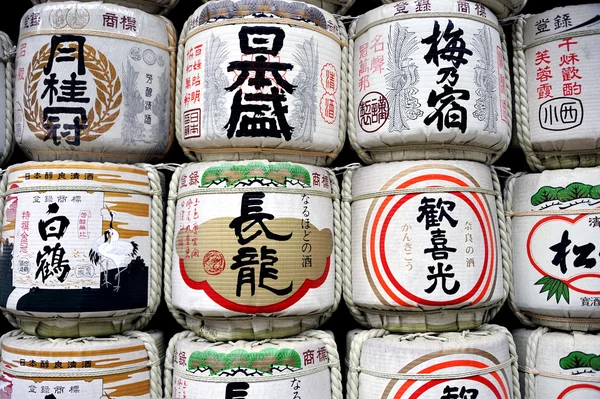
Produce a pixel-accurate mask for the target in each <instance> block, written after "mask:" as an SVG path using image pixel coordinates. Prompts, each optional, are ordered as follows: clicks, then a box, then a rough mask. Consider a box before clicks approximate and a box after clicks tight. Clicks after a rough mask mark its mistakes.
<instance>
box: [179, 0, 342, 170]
mask: <svg viewBox="0 0 600 399" xmlns="http://www.w3.org/2000/svg"><path fill="white" fill-rule="evenodd" d="M346 41H347V33H346V30H345V27H344V24H343V23H342V21H341V19H340V18H339V17H334V16H333V15H332V14H330V13H328V12H327V11H325V10H323V9H320V8H317V7H315V6H312V5H309V4H306V3H304V2H300V1H287V0H277V1H273V0H258V1H257V0H224V1H211V2H208V3H206V4H205V5H202V6H200V7H199V8H198V9H197V10H196V11H195V12H194V14H193V15H191V16H190V17H189V18H188V20H187V22H186V23H185V25H184V27H183V29H182V32H181V40H180V42H179V43H180V44H179V48H178V51H177V58H178V63H177V77H178V78H177V90H176V92H177V98H176V104H177V107H178V110H177V118H178V119H177V122H176V136H177V139H178V141H179V144H180V146H181V147H182V148H183V151H184V153H185V154H186V155H187V156H188V157H189V158H190V159H192V160H193V161H220V160H230V161H231V160H243V159H257V158H258V159H268V160H272V161H284V162H285V161H291V162H300V163H306V164H314V165H319V166H322V165H325V164H329V163H331V162H332V161H333V160H334V159H335V158H336V157H337V155H338V154H339V152H340V151H341V150H342V147H343V145H344V138H345V132H346V113H347V81H346V80H347V79H346V77H347V70H348V61H347V60H348V57H347V54H348V47H347V43H346Z"/></svg>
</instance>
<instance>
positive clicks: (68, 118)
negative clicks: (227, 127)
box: [0, 1, 176, 398]
mask: <svg viewBox="0 0 600 399" xmlns="http://www.w3.org/2000/svg"><path fill="white" fill-rule="evenodd" d="M175 56H176V54H175V29H174V27H173V25H172V24H171V23H170V22H169V21H168V20H167V19H165V18H164V17H161V16H156V15H151V14H149V13H147V12H145V11H142V10H139V9H134V8H127V7H124V6H120V5H114V4H104V3H101V2H89V3H87V2H74V1H71V2H49V3H46V4H40V5H36V6H33V7H32V8H30V9H29V10H28V11H27V12H26V13H25V15H23V17H22V19H21V25H20V36H19V40H18V43H17V57H16V65H15V69H16V70H17V71H18V73H17V74H16V75H17V76H16V80H15V94H14V102H13V108H14V127H15V141H16V143H17V145H19V147H20V149H21V150H22V152H23V154H24V155H25V157H26V158H28V159H29V161H26V162H22V163H15V164H12V165H10V166H9V167H8V168H7V169H6V170H5V171H4V173H3V176H2V180H1V183H0V193H1V195H2V201H1V203H0V209H1V210H2V217H1V219H2V221H3V224H2V225H3V228H2V241H1V245H2V247H1V249H2V250H1V258H0V259H1V260H0V274H1V276H2V278H1V279H0V298H1V299H0V309H1V310H2V312H3V313H4V315H5V316H6V318H7V319H8V321H9V322H10V323H11V324H12V326H13V327H15V328H18V329H19V330H15V331H13V332H11V333H9V334H8V336H7V337H5V339H4V340H3V346H2V354H1V356H2V367H3V369H2V371H3V375H2V381H3V389H4V392H7V391H8V392H10V391H12V397H29V395H33V394H34V393H35V394H37V395H43V396H45V397H51V396H49V395H54V396H52V397H66V396H71V397H86V398H88V397H89V398H95V397H102V396H107V397H113V398H114V397H131V396H139V397H162V371H161V370H162V359H163V357H164V351H165V345H164V343H163V342H162V340H163V338H162V336H161V333H157V332H143V330H144V329H146V328H147V327H148V324H149V322H150V320H151V318H152V316H153V315H154V313H155V312H156V311H157V309H158V305H159V303H160V301H161V294H162V263H163V217H164V213H163V202H164V201H163V198H164V197H165V196H166V184H165V176H164V175H163V173H162V172H160V171H159V169H158V168H157V167H156V166H153V165H151V164H150V163H147V162H150V161H157V160H160V159H161V158H162V157H163V156H164V155H165V154H166V153H167V151H168V150H169V148H170V146H171V143H172V142H173V141H174V140H173V133H174V129H173V127H174V124H173V121H174V118H172V117H171V114H172V113H173V112H174V105H173V106H172V107H170V106H169V103H170V102H172V100H173V99H174V85H171V81H173V80H174V77H175V71H176V70H175V60H176V58H175ZM31 348H35V349H36V350H35V351H32V350H31ZM25 359H27V360H25Z"/></svg>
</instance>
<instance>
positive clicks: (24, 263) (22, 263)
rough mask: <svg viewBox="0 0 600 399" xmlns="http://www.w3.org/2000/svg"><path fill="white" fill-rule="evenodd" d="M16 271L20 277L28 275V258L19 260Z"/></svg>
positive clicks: (29, 263) (29, 267) (29, 265)
mask: <svg viewBox="0 0 600 399" xmlns="http://www.w3.org/2000/svg"><path fill="white" fill-rule="evenodd" d="M18 269H19V273H21V274H22V275H26V274H29V271H30V270H31V262H30V261H29V258H21V259H19V265H18Z"/></svg>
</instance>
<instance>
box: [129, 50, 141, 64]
mask: <svg viewBox="0 0 600 399" xmlns="http://www.w3.org/2000/svg"><path fill="white" fill-rule="evenodd" d="M129 57H131V59H132V60H134V61H139V60H141V59H142V50H140V48H139V47H132V48H131V50H129Z"/></svg>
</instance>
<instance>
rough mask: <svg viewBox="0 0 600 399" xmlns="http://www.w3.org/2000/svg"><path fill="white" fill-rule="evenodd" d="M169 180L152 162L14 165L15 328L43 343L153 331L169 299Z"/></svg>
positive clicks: (5, 288) (9, 285)
mask: <svg viewBox="0 0 600 399" xmlns="http://www.w3.org/2000/svg"><path fill="white" fill-rule="evenodd" d="M163 179H164V177H161V173H159V172H158V171H157V170H156V169H155V168H154V167H153V166H150V165H147V164H138V165H117V164H109V163H85V162H71V161H55V162H33V161H31V162H26V163H22V164H16V165H12V166H10V167H9V168H8V170H7V171H6V172H5V173H4V176H3V179H2V184H1V186H0V192H1V193H2V204H1V205H2V206H0V208H1V209H2V211H3V216H4V217H3V231H2V255H1V256H2V259H3V261H2V263H1V265H2V268H3V271H2V273H3V275H4V276H6V277H5V278H4V279H3V280H2V281H3V283H2V284H1V285H0V308H1V309H2V311H3V312H4V314H5V316H6V317H7V318H8V320H9V321H10V322H11V324H13V325H14V326H15V327H19V328H21V329H22V330H24V331H25V332H27V333H29V334H32V335H38V336H41V337H79V336H104V335H111V334H115V333H121V332H124V331H128V330H139V329H142V328H144V327H145V326H146V325H147V324H148V322H149V320H150V318H151V317H152V316H153V314H154V312H155V311H156V309H157V307H158V304H159V302H160V298H161V293H162V278H161V276H162V256H163V243H162V240H163V238H162V237H163V195H162V190H163V189H162V187H161V180H163Z"/></svg>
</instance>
